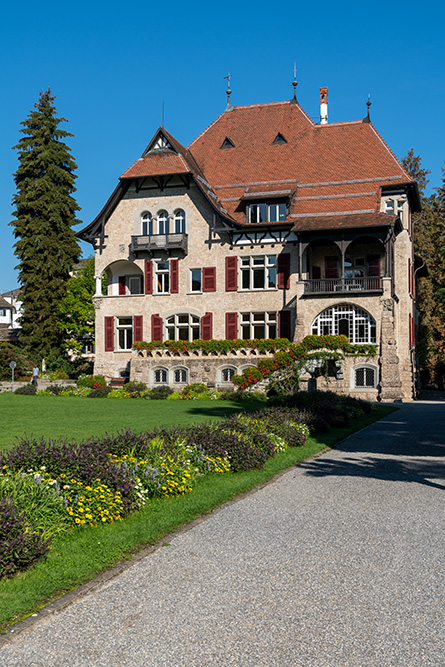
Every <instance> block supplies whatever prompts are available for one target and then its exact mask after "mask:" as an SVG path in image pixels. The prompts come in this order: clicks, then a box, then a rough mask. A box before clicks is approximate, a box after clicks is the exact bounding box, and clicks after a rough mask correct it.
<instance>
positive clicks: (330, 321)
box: [311, 304, 377, 345]
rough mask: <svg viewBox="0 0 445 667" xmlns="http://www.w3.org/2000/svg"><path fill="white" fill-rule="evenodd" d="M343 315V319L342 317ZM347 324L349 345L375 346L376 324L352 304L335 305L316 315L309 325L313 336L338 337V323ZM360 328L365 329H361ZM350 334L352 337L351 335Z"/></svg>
mask: <svg viewBox="0 0 445 667" xmlns="http://www.w3.org/2000/svg"><path fill="white" fill-rule="evenodd" d="M342 315H343V317H342ZM345 320H346V321H347V322H348V336H347V338H348V340H349V342H350V344H351V345H362V344H365V345H375V344H376V343H377V324H376V321H375V319H374V318H373V316H372V315H371V313H368V311H366V310H365V309H364V308H359V307H358V306H354V305H353V304H337V305H334V306H330V307H329V308H325V310H323V311H322V312H321V313H319V314H318V315H317V317H316V318H315V319H314V321H313V322H312V325H311V334H312V335H315V336H325V335H333V336H338V335H340V333H341V331H340V328H341V326H344V325H340V322H343V321H345ZM361 327H365V328H364V329H362V328H361ZM351 334H352V335H351Z"/></svg>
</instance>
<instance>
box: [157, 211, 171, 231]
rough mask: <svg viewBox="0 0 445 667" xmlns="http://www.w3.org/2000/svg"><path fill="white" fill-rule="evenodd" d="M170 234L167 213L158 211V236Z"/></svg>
mask: <svg viewBox="0 0 445 667" xmlns="http://www.w3.org/2000/svg"><path fill="white" fill-rule="evenodd" d="M169 233H170V219H169V217H168V213H167V211H159V213H158V234H169Z"/></svg>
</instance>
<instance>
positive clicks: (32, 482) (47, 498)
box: [0, 471, 68, 535]
mask: <svg viewBox="0 0 445 667" xmlns="http://www.w3.org/2000/svg"><path fill="white" fill-rule="evenodd" d="M0 498H11V499H12V500H13V501H14V504H15V506H16V508H17V510H18V511H19V512H25V514H26V518H27V520H28V521H29V522H30V523H32V525H33V526H34V527H35V528H36V529H38V530H44V531H46V534H47V535H54V534H57V533H60V532H62V531H63V530H65V529H66V527H67V520H68V515H67V513H66V510H65V505H64V502H63V497H62V496H61V495H60V487H59V485H58V483H57V480H55V479H52V478H51V476H50V475H48V474H47V473H45V472H44V471H39V472H37V473H23V472H22V473H19V472H17V473H12V474H9V473H7V474H5V475H1V474H0Z"/></svg>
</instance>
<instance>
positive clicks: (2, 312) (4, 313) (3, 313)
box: [0, 308, 6, 317]
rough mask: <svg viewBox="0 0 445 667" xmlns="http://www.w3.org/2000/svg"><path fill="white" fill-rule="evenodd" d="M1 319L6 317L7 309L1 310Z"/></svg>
mask: <svg viewBox="0 0 445 667" xmlns="http://www.w3.org/2000/svg"><path fill="white" fill-rule="evenodd" d="M0 317H6V308H0Z"/></svg>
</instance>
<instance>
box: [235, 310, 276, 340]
mask: <svg viewBox="0 0 445 667" xmlns="http://www.w3.org/2000/svg"><path fill="white" fill-rule="evenodd" d="M277 323H278V319H277V313H276V312H259V313H241V338H242V339H243V340H249V339H252V338H276V337H277V333H278V326H277Z"/></svg>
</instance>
